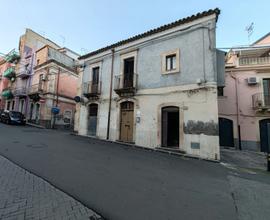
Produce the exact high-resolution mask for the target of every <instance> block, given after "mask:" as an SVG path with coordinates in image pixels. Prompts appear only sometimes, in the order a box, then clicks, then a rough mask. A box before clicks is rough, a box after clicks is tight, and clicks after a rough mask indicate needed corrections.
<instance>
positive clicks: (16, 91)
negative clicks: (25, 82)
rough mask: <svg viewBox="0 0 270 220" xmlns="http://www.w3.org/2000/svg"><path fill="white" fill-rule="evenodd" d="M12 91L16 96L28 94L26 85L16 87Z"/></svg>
mask: <svg viewBox="0 0 270 220" xmlns="http://www.w3.org/2000/svg"><path fill="white" fill-rule="evenodd" d="M12 93H13V94H14V96H26V95H27V89H26V87H19V88H15V89H14V90H13V91H12Z"/></svg>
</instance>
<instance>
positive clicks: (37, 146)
mask: <svg viewBox="0 0 270 220" xmlns="http://www.w3.org/2000/svg"><path fill="white" fill-rule="evenodd" d="M26 147H30V148H45V147H48V145H46V144H28V145H26Z"/></svg>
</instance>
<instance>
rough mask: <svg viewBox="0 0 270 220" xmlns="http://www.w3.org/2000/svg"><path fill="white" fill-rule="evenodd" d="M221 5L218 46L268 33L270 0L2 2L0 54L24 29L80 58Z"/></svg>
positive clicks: (25, 0) (16, 41) (1, 0)
mask: <svg viewBox="0 0 270 220" xmlns="http://www.w3.org/2000/svg"><path fill="white" fill-rule="evenodd" d="M216 7H219V8H220V9H221V15H220V17H219V20H218V24H217V47H231V46H235V45H247V44H248V43H249V42H248V37H247V32H246V31H245V27H246V26H247V25H248V24H250V23H251V22H254V33H253V35H252V36H251V38H250V43H252V42H253V41H255V40H257V39H258V38H260V37H261V36H263V35H265V34H266V33H268V32H270V26H269V21H268V20H267V18H268V15H269V8H270V1H269V0H257V1H254V0H253V1H251V0H238V1H236V0H234V1H233V0H227V1H225V0H205V1H204V0H201V1H199V0H188V1H187V0H149V1H147V0H132V1H131V0H111V1H110V0H76V1H75V0H66V1H64V0H42V1H41V0H13V1H10V0H0V8H1V20H0V27H1V32H0V52H2V53H6V52H8V51H9V50H10V49H12V48H18V42H19V36H20V35H22V34H23V33H24V30H25V28H27V27H28V28H31V29H33V30H34V31H36V32H38V33H40V34H42V35H44V36H45V37H47V38H50V39H51V40H53V41H55V42H56V43H58V44H59V45H61V46H66V47H68V48H70V49H72V50H74V51H76V52H78V53H80V54H84V53H86V52H90V51H93V50H95V49H98V48H101V47H103V46H106V45H108V44H111V43H114V42H117V41H119V40H123V39H126V38H128V37H130V36H133V35H135V34H139V33H142V32H144V31H147V30H149V29H152V28H155V27H158V26H161V25H163V24H166V23H170V22H173V21H175V20H178V19H180V18H183V17H186V16H189V15H192V14H194V13H197V12H201V11H204V10H208V9H211V8H216Z"/></svg>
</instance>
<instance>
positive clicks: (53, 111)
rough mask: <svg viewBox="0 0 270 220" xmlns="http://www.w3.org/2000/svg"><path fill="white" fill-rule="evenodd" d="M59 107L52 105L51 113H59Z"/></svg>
mask: <svg viewBox="0 0 270 220" xmlns="http://www.w3.org/2000/svg"><path fill="white" fill-rule="evenodd" d="M59 112H60V109H59V108H58V107H52V113H53V114H59Z"/></svg>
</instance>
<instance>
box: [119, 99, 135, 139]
mask: <svg viewBox="0 0 270 220" xmlns="http://www.w3.org/2000/svg"><path fill="white" fill-rule="evenodd" d="M133 124H134V103H133V102H122V103H121V111H120V141H124V142H133Z"/></svg>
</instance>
